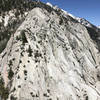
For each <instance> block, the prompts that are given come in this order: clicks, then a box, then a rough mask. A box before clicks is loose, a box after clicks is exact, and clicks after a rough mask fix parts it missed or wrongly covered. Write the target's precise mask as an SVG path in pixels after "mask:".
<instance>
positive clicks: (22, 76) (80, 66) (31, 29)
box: [0, 4, 100, 100]
mask: <svg viewBox="0 0 100 100" xmlns="http://www.w3.org/2000/svg"><path fill="white" fill-rule="evenodd" d="M42 5H43V6H42V7H39V6H38V7H35V8H34V9H32V10H31V11H29V12H28V13H27V16H24V18H25V20H23V21H22V23H21V24H20V26H18V27H17V28H16V31H15V32H13V34H11V36H10V38H9V41H8V42H7V45H6V48H5V49H4V50H3V51H2V53H1V54H0V72H1V75H0V77H2V78H3V81H4V83H5V84H4V86H3V88H4V87H5V91H6V88H7V91H8V90H9V93H8V92H7V93H8V95H7V97H6V99H7V100H100V75H99V73H100V60H99V59H100V53H99V49H98V48H97V44H95V43H94V39H93V38H92V37H91V36H90V33H91V32H90V31H89V30H87V28H86V27H85V26H83V25H82V24H81V23H79V22H78V21H77V20H75V19H73V18H71V17H70V16H64V15H63V12H62V11H61V10H60V9H58V8H57V9H56V10H55V9H54V8H50V7H49V6H47V5H45V4H42ZM45 8H48V10H46V9H45ZM49 8H50V9H49ZM88 31H89V32H90V33H89V32H88ZM91 34H93V33H91ZM95 40H96V39H95ZM2 93H5V92H4V91H0V95H1V97H2ZM3 97H4V95H3ZM2 99H4V98H2Z"/></svg>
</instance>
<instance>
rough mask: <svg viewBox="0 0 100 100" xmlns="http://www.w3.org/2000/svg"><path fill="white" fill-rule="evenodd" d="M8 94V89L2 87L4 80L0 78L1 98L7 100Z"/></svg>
mask: <svg viewBox="0 0 100 100" xmlns="http://www.w3.org/2000/svg"><path fill="white" fill-rule="evenodd" d="M8 95H9V89H8V88H5V87H4V81H3V79H2V78H0V96H1V98H2V100H7V98H8Z"/></svg>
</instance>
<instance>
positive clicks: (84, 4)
mask: <svg viewBox="0 0 100 100" xmlns="http://www.w3.org/2000/svg"><path fill="white" fill-rule="evenodd" d="M40 1H43V2H50V3H52V4H53V5H58V7H60V8H62V9H64V10H66V11H67V12H69V13H71V14H73V15H74V16H78V17H82V18H85V19H87V20H88V21H90V22H91V23H93V24H94V25H97V26H98V25H100V0H40Z"/></svg>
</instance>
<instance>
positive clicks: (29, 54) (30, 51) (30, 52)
mask: <svg viewBox="0 0 100 100" xmlns="http://www.w3.org/2000/svg"><path fill="white" fill-rule="evenodd" d="M27 52H28V56H29V57H31V56H32V53H33V51H32V49H31V47H30V45H29V48H28V50H27Z"/></svg>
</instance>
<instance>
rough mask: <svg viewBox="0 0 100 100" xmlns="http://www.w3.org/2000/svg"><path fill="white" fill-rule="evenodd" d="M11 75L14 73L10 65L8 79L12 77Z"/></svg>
mask: <svg viewBox="0 0 100 100" xmlns="http://www.w3.org/2000/svg"><path fill="white" fill-rule="evenodd" d="M13 75H14V72H13V71H12V68H11V67H10V70H9V73H8V78H9V80H11V79H12V77H13Z"/></svg>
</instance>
